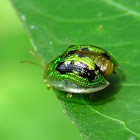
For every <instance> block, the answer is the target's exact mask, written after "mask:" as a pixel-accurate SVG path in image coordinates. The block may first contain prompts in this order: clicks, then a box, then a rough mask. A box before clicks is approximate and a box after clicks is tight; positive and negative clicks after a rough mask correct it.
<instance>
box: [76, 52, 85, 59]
mask: <svg viewBox="0 0 140 140" xmlns="http://www.w3.org/2000/svg"><path fill="white" fill-rule="evenodd" d="M77 55H78V57H80V58H81V57H85V56H84V55H82V54H81V53H77Z"/></svg>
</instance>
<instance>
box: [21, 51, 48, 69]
mask: <svg viewBox="0 0 140 140" xmlns="http://www.w3.org/2000/svg"><path fill="white" fill-rule="evenodd" d="M28 52H29V53H30V54H31V55H33V56H34V57H35V58H36V59H37V60H38V61H39V62H40V63H41V64H42V65H43V66H44V65H45V64H44V63H43V61H42V60H41V59H40V58H39V57H38V56H37V55H36V54H34V53H33V52H32V51H31V50H30V49H29V50H28ZM23 62H24V61H23ZM25 62H26V61H25ZM27 62H28V61H27ZM29 63H32V62H29ZM36 65H37V64H36Z"/></svg>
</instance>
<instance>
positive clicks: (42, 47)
mask: <svg viewBox="0 0 140 140" xmlns="http://www.w3.org/2000/svg"><path fill="white" fill-rule="evenodd" d="M11 1H12V4H13V6H14V7H15V8H16V10H17V12H18V14H19V16H20V18H21V19H22V21H23V24H24V26H25V28H26V30H27V32H28V33H29V35H30V37H31V42H32V44H33V47H34V49H35V51H36V53H37V55H38V56H39V57H40V58H41V59H42V60H43V61H44V62H45V63H48V62H49V61H51V60H53V59H54V58H55V57H56V56H58V55H60V54H62V53H63V51H64V50H65V49H66V48H68V46H69V45H72V44H93V45H96V46H100V47H102V48H104V49H106V50H107V51H109V52H111V53H112V54H113V55H114V56H115V57H116V58H118V60H119V62H120V65H121V68H120V70H118V71H117V74H116V75H111V76H110V77H109V78H108V81H109V82H110V83H111V85H110V86H109V87H108V88H106V89H104V90H103V91H101V92H97V93H95V94H94V96H95V98H94V99H92V100H90V97H89V95H76V94H73V97H72V98H71V99H69V98H67V97H66V93H63V92H59V91H55V92H56V95H57V97H58V98H59V100H60V101H61V103H62V106H63V108H64V110H65V112H66V114H67V115H68V116H69V117H70V118H71V119H72V122H73V123H74V124H75V125H76V126H77V128H78V129H79V131H80V132H81V135H82V136H83V137H84V139H87V140H93V139H94V140H99V139H100V140H115V139H120V140H126V139H129V140H137V139H140V94H139V93H140V80H139V79H140V64H139V60H140V51H139V48H140V2H139V1H137V0H133V1H132V0H129V1H125V0H113V1H112V0H98V1H97V0H81V1H75V0H71V1H70V0H65V1H64V0H41V1H38V0H20V1H19V0H11Z"/></svg>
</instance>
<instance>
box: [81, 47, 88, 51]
mask: <svg viewBox="0 0 140 140" xmlns="http://www.w3.org/2000/svg"><path fill="white" fill-rule="evenodd" d="M81 51H89V49H88V48H82V49H81Z"/></svg>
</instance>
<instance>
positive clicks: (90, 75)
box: [79, 69, 96, 82]
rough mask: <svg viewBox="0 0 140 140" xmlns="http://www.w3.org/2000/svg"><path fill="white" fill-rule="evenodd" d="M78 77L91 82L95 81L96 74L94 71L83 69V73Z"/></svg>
mask: <svg viewBox="0 0 140 140" xmlns="http://www.w3.org/2000/svg"><path fill="white" fill-rule="evenodd" d="M79 76H81V77H83V78H87V79H88V80H89V81H90V82H91V81H92V80H94V79H95V76H96V74H95V71H94V70H89V69H85V70H84V73H80V74H79Z"/></svg>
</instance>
